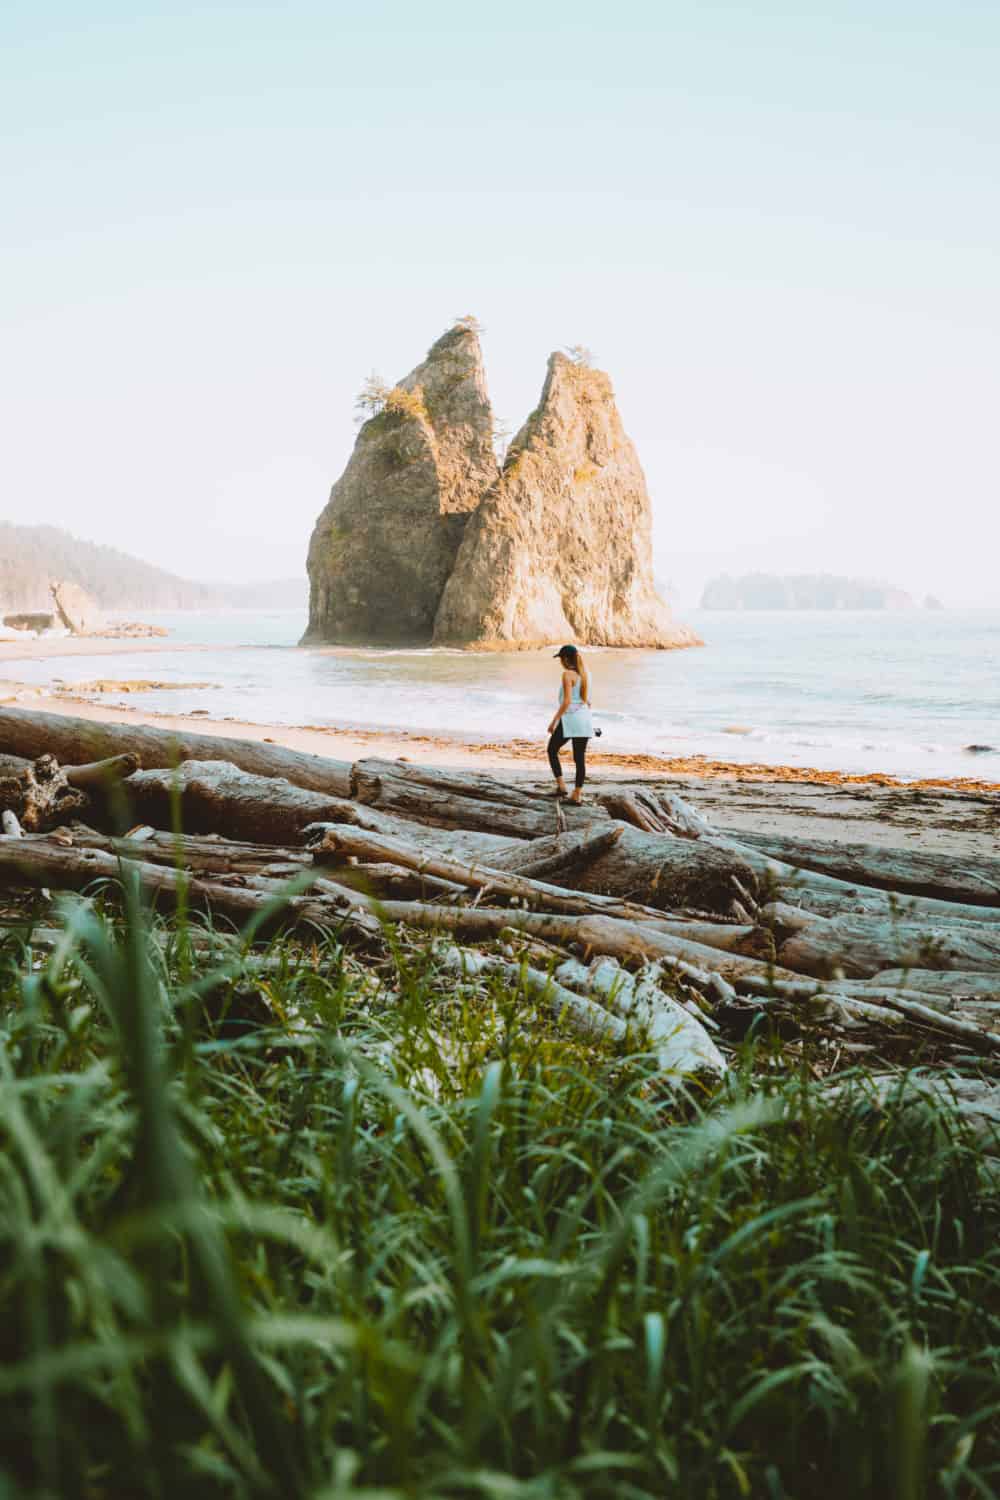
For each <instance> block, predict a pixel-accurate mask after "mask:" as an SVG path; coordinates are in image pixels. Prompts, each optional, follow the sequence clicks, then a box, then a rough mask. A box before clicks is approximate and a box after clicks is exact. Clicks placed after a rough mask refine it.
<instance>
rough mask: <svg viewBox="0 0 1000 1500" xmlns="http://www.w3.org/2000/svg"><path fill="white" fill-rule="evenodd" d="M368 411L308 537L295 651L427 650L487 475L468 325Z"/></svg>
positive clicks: (478, 380)
mask: <svg viewBox="0 0 1000 1500" xmlns="http://www.w3.org/2000/svg"><path fill="white" fill-rule="evenodd" d="M378 405H379V406H380V408H381V409H377V410H376V411H375V414H374V415H373V416H372V417H370V418H369V420H368V421H366V422H365V424H364V426H363V427H362V428H361V430H360V432H359V433H358V438H357V442H356V443H355V447H354V452H353V453H352V455H351V458H350V461H349V462H348V465H347V468H346V469H345V470H344V473H343V474H342V475H341V477H340V479H338V481H337V483H336V484H335V485H334V486H333V489H332V491H331V493H330V499H329V502H328V504H327V506H326V508H325V510H324V511H323V512H322V514H321V515H320V517H319V520H318V521H317V523H316V527H315V530H314V531H313V535H312V541H311V543H310V546H309V557H308V562H307V567H308V571H309V586H310V587H309V593H310V599H309V626H308V629H307V631H306V634H305V636H304V637H303V644H316V643H319V642H329V643H341V644H348V645H404V644H407V645H409V644H412V645H426V644H428V643H429V642H430V640H431V637H432V634H433V631H434V620H435V616H436V614H437V608H438V604H439V602H440V599H441V593H442V590H443V589H444V586H445V583H446V581H447V579H448V575H449V573H450V572H451V569H452V566H453V564H454V562H455V557H456V554H457V552H458V547H459V544H460V542H461V540H462V533H463V530H464V528H465V525H466V522H467V521H468V518H469V515H470V513H471V512H472V511H474V510H475V508H476V506H477V505H478V504H479V501H480V498H481V497H482V495H483V493H484V492H485V491H486V490H487V489H488V488H489V487H490V485H492V484H493V482H494V481H495V479H496V476H497V462H496V458H495V455H494V452H493V413H492V410H491V408H490V401H489V396H488V394H487V390H486V377H485V373H484V371H483V360H482V351H481V349H480V346H479V339H478V336H477V334H476V331H475V328H474V327H473V326H472V323H471V320H465V319H463V320H462V321H460V322H459V323H457V324H456V325H455V326H454V327H453V328H451V329H449V331H448V332H447V333H445V334H444V335H443V336H442V337H441V338H439V339H438V341H437V343H436V344H434V345H433V347H432V348H431V349H430V350H429V352H428V354H427V358H426V359H425V360H424V361H423V363H422V364H420V365H418V366H417V367H416V369H415V370H412V371H411V372H410V374H409V375H407V376H406V378H405V379H404V380H401V381H400V382H399V384H398V385H397V386H394V387H393V388H392V389H391V390H390V391H387V392H386V393H385V398H384V400H383V401H381V402H380V403H378Z"/></svg>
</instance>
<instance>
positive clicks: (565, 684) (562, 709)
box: [548, 672, 573, 734]
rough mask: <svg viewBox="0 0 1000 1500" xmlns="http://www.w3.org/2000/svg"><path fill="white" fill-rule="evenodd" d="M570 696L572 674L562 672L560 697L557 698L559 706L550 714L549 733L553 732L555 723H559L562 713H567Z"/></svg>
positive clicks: (571, 693)
mask: <svg viewBox="0 0 1000 1500" xmlns="http://www.w3.org/2000/svg"><path fill="white" fill-rule="evenodd" d="M572 696H573V674H572V673H571V672H564V673H563V680H562V697H561V698H560V700H559V707H558V708H557V709H556V711H555V713H554V714H553V715H552V718H551V719H550V721H549V728H548V732H549V734H555V732H556V725H557V724H558V723H559V720H560V719H561V718H562V716H563V714H564V713H567V712H568V711H569V705H570V701H571V699H572Z"/></svg>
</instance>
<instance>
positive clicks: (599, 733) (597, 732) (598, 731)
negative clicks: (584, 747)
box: [594, 729, 604, 739]
mask: <svg viewBox="0 0 1000 1500" xmlns="http://www.w3.org/2000/svg"><path fill="white" fill-rule="evenodd" d="M603 733H604V730H603V729H595V730H594V734H595V735H596V736H597V738H598V739H600V738H601V735H602V734H603Z"/></svg>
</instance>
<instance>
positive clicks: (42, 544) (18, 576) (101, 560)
mask: <svg viewBox="0 0 1000 1500" xmlns="http://www.w3.org/2000/svg"><path fill="white" fill-rule="evenodd" d="M53 579H61V580H65V581H66V582H68V583H72V584H75V585H76V586H77V587H78V588H80V589H83V590H84V592H85V593H86V594H87V595H88V596H89V598H90V599H91V600H93V601H94V603H95V604H96V605H97V606H98V607H99V608H100V609H101V610H113V611H118V610H143V609H148V610H158V609H249V608H256V609H297V608H300V607H301V608H303V609H304V608H305V606H306V604H307V603H308V598H309V589H308V583H307V580H306V578H305V577H304V576H303V577H302V578H281V579H275V580H273V581H266V582H262V583H261V582H258V583H239V584H236V583H233V584H228V583H198V582H195V581H193V580H190V579H186V578H178V577H177V576H176V575H175V574H173V573H168V572H166V570H165V569H163V568H157V567H155V566H154V565H153V564H152V563H148V562H143V561H142V560H141V559H140V558H138V557H130V556H129V554H128V553H127V552H120V551H119V550H118V549H117V547H105V546H101V545H99V544H98V543H96V542H87V541H84V540H82V539H81V538H80V537H75V536H73V535H71V533H70V532H68V531H63V530H61V529H60V528H59V527H57V526H20V525H16V524H14V523H13V522H11V521H0V613H5V612H22V613H25V612H31V611H46V610H50V609H51V608H52V600H51V597H50V585H51V583H52V580H53Z"/></svg>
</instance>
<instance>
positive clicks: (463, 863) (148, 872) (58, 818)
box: [0, 708, 1000, 1085]
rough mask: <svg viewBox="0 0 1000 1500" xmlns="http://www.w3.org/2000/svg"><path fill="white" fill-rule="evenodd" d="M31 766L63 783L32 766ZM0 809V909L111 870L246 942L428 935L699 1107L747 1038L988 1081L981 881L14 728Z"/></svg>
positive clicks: (396, 777) (998, 922)
mask: <svg viewBox="0 0 1000 1500" xmlns="http://www.w3.org/2000/svg"><path fill="white" fill-rule="evenodd" d="M47 740H53V741H55V742H56V743H57V744H58V746H59V748H60V751H61V753H62V754H63V756H64V757H65V760H66V764H64V765H61V764H59V762H58V761H57V760H56V758H55V756H54V755H53V754H52V753H49V754H48V755H32V754H31V752H32V751H33V750H34V749H36V748H37V747H38V746H39V745H40V744H43V743H45V742H46V741H47ZM186 749H192V750H194V751H195V752H196V753H195V754H194V755H193V756H185V755H184V751H185V750H186ZM95 750H100V751H105V752H110V753H109V754H105V755H103V756H101V755H99V756H97V757H96V759H95V758H93V757H94V752H95ZM209 752H211V758H202V757H203V756H206V755H207V754H208V753H209ZM147 753H149V754H151V755H152V756H153V757H154V763H153V765H151V766H150V765H148V763H147V765H146V767H145V768H144V769H141V770H140V769H137V768H136V767H137V765H138V759H139V757H140V756H143V757H145V755H146V754H147ZM178 758H179V763H177V761H178ZM262 760H263V763H264V764H266V765H268V766H269V767H271V768H274V767H275V765H280V766H281V767H282V768H283V769H284V771H285V772H286V774H283V775H264V774H260V773H259V771H258V770H257V769H255V767H257V766H259V765H260V764H261V761H262ZM74 762H82V763H76V764H74ZM171 762H173V764H172V763H171ZM241 762H244V763H245V764H241ZM248 767H249V768H248ZM109 788H114V789H116V795H117V792H120V793H121V794H122V796H121V797H119V798H117V802H116V800H115V798H113V797H110V796H109ZM0 793H2V794H0V808H3V809H4V810H5V817H4V834H5V837H4V839H3V843H2V848H0V887H8V888H12V889H15V890H17V889H18V888H20V887H34V888H35V889H41V890H52V891H57V890H78V891H79V890H84V889H86V888H87V887H88V886H90V885H91V884H92V883H93V882H94V881H105V882H115V881H118V880H120V878H121V875H122V872H123V870H124V869H126V868H127V869H131V870H133V871H134V872H135V873H136V876H137V878H138V880H139V882H140V885H141V887H142V889H143V890H144V891H145V892H146V893H147V895H148V897H149V899H150V900H151V901H155V902H156V903H157V904H162V905H164V906H167V907H169V906H171V905H172V904H175V903H176V902H177V901H178V900H180V899H181V897H182V894H183V895H184V899H185V900H186V901H187V902H188V903H189V904H190V905H191V906H193V907H195V908H197V909H201V910H206V911H209V912H212V913H214V914H216V915H217V916H219V917H222V918H225V919H226V920H228V921H230V922H233V923H237V924H242V923H245V922H247V921H248V920H249V919H251V918H253V919H254V920H255V921H256V922H258V923H260V924H262V925H261V931H262V932H263V931H272V930H275V929H277V928H280V927H282V926H284V927H286V928H288V929H290V930H292V931H296V932H299V933H303V934H305V933H308V932H313V933H318V932H330V933H335V934H337V935H338V938H339V940H340V941H342V942H344V943H347V944H353V945H356V946H357V947H358V948H359V949H360V950H361V951H362V952H364V953H368V954H374V953H378V954H384V953H385V952H386V939H385V933H386V931H387V930H388V929H398V930H399V931H400V932H402V933H405V932H406V930H407V929H413V930H416V931H421V930H422V931H424V932H429V933H433V934H437V935H438V937H440V939H441V940H442V947H443V951H444V952H445V953H448V952H451V953H452V954H453V955H455V954H457V955H458V957H454V956H453V957H451V958H448V959H447V960H446V964H451V965H455V964H459V963H461V965H462V972H463V974H469V975H473V973H474V974H475V975H478V976H488V975H490V974H492V975H496V976H499V977H501V978H504V979H505V980H506V981H508V982H509V983H510V984H511V985H513V984H514V983H515V977H516V976H519V977H517V983H519V984H520V985H521V986H522V988H524V987H527V989H528V990H530V993H531V995H532V996H533V998H534V999H537V1000H539V1001H541V1000H543V999H544V1000H545V1004H546V1005H547V1007H548V1008H549V1010H550V1012H553V1011H554V1008H555V1007H557V1006H558V1007H559V1008H560V1009H559V1013H560V1014H563V1013H565V1014H566V1015H567V1016H569V1015H570V1014H572V1016H573V1017H575V1020H574V1021H573V1022H572V1023H570V1022H569V1021H567V1024H573V1025H574V1026H578V1027H579V1028H580V1029H581V1030H583V1031H585V1032H586V1033H587V1034H589V1035H600V1036H602V1037H604V1038H605V1039H607V1040H609V1041H610V1042H612V1043H614V1044H615V1045H619V1044H621V1045H624V1046H628V1045H631V1043H632V1041H633V1040H634V1038H635V1037H636V1036H641V1037H642V1038H643V1039H644V1042H645V1043H648V1044H649V1045H650V1046H651V1047H652V1048H653V1050H654V1051H656V1052H657V1055H658V1058H659V1063H658V1068H659V1071H660V1072H661V1073H662V1074H663V1076H664V1077H673V1076H674V1075H676V1076H677V1077H678V1078H695V1077H697V1078H699V1079H700V1080H701V1081H702V1083H703V1084H705V1083H707V1084H709V1085H712V1084H713V1083H717V1082H718V1081H719V1080H720V1079H721V1078H722V1077H723V1075H724V1072H725V1051H724V1049H725V1046H726V1044H727V1041H729V1040H737V1039H739V1038H740V1037H741V1036H743V1035H745V1034H746V1033H747V1032H748V1031H749V1030H751V1029H752V1028H753V1027H755V1026H759V1025H761V1024H765V1025H767V1026H769V1027H774V1028H777V1030H778V1031H779V1032H780V1033H781V1034H782V1035H785V1036H787V1037H799V1038H807V1037H816V1036H820V1037H822V1038H825V1039H826V1041H825V1042H824V1043H823V1045H826V1043H829V1045H830V1046H831V1047H833V1048H834V1049H835V1051H834V1053H833V1054H831V1055H833V1056H837V1057H839V1056H841V1055H843V1057H844V1058H845V1059H850V1058H851V1057H852V1056H855V1055H857V1053H858V1049H859V1048H861V1049H873V1050H874V1052H875V1053H876V1054H877V1055H878V1056H879V1057H881V1058H883V1059H884V1060H885V1061H886V1065H887V1066H889V1065H890V1064H893V1065H894V1064H896V1063H898V1062H899V1061H900V1060H901V1059H905V1057H906V1056H908V1055H914V1054H919V1055H920V1056H921V1057H922V1058H926V1057H928V1056H933V1057H934V1058H941V1059H945V1060H946V1061H947V1060H948V1059H953V1060H958V1059H961V1058H972V1059H979V1060H980V1061H979V1062H978V1063H977V1066H988V1065H989V1063H990V1060H991V1059H994V1058H996V1057H997V1056H1000V887H998V883H997V879H996V875H997V872H996V869H995V865H996V861H990V860H984V861H982V862H969V861H968V860H966V861H963V862H961V863H958V862H952V863H951V865H950V867H949V866H948V865H947V863H946V862H943V861H939V860H937V859H936V858H932V857H930V856H924V855H913V856H901V857H900V856H898V855H897V853H896V852H895V851H887V850H882V849H879V848H877V847H874V846H867V845H866V846H861V845H857V844H851V845H844V846H841V845H833V844H830V845H821V844H819V843H818V842H817V841H814V840H804V841H803V851H802V854H801V858H802V861H803V865H798V864H796V863H795V862H794V860H795V857H796V851H797V846H796V843H795V841H794V840H783V841H781V842H780V843H778V842H776V841H772V840H771V839H770V837H769V836H765V835H756V834H752V833H748V834H744V833H740V834H738V835H737V834H735V833H734V831H732V830H728V831H727V830H720V829H716V828H714V827H713V826H712V825H711V824H710V823H709V822H708V820H707V819H705V818H704V817H703V816H702V815H701V814H699V813H697V812H695V810H694V809H692V808H690V807H689V806H688V804H687V803H686V802H685V801H684V799H682V798H680V797H677V796H675V795H673V794H671V795H670V796H669V797H665V796H663V795H657V794H655V793H654V792H653V791H651V790H650V789H649V788H638V789H634V788H629V787H626V788H624V789H622V788H605V789H604V790H603V791H600V792H598V795H597V796H596V797H595V798H594V800H593V801H591V802H589V803H588V804H586V805H585V806H584V807H581V808H575V807H573V808H564V807H560V806H559V805H557V804H555V803H554V802H553V801H552V800H551V799H544V798H541V797H539V796H538V794H537V793H536V792H535V791H534V790H533V789H531V788H530V787H525V786H524V785H513V786H512V785H510V784H509V783H507V782H505V781H502V780H500V779H498V778H495V777H492V776H488V775H484V774H480V773H475V772H466V771H440V770H434V769H431V768H428V767H424V766H419V765H414V764H411V763H409V762H401V761H385V760H378V759H372V758H369V759H366V760H362V761H359V762H357V763H356V764H354V765H353V766H351V765H346V764H344V763H342V762H338V761H327V760H325V759H324V758H322V757H319V756H307V755H297V754H295V753H294V752H290V751H286V750H283V749H282V748H281V747H280V746H274V745H261V744H260V743H259V742H256V741H237V740H227V739H222V738H216V737H214V736H198V735H174V734H172V733H170V732H165V731H159V730H149V729H146V728H145V727H142V726H137V727H136V728H134V729H133V728H132V727H131V726H130V727H129V728H127V729H125V728H122V727H121V726H117V725H100V724H91V723H89V722H88V721H83V720H77V719H63V718H61V717H57V716H51V715H44V714H32V713H31V712H29V711H28V710H25V709H20V708H17V709H0ZM46 799H47V800H46ZM123 799H124V800H123ZM113 806H115V807H116V811H115V812H114V814H113V813H112V807H113ZM178 806H179V809H180V815H181V820H182V823H183V826H184V829H185V832H184V834H183V835H175V834H174V833H173V832H172V831H171V830H172V828H173V824H174V820H175V816H176V811H177V808H178ZM616 814H618V815H616ZM123 817H124V818H127V819H130V820H131V824H132V835H131V837H126V838H124V839H122V838H117V837H115V835H114V832H113V828H114V827H115V826H117V827H121V826H128V825H127V824H125V825H123V824H122V822H121V819H122V818H123ZM81 818H85V819H86V822H81V821H80V819H81ZM560 819H561V820H562V823H560ZM12 820H13V822H12ZM116 820H117V822H116ZM14 823H16V825H17V827H18V828H19V829H20V828H21V825H22V824H23V836H21V837H17V836H15V830H14ZM643 824H644V825H645V826H640V825H643ZM47 828H48V829H51V830H52V831H49V832H45V831H44V830H45V829H47ZM769 849H777V850H779V851H780V853H781V854H782V855H783V856H784V857H782V858H781V859H777V858H775V857H774V856H773V854H772V853H771V852H769ZM807 862H811V863H815V864H821V865H822V866H823V868H818V869H809V868H804V867H803V866H804V865H805V864H806V863H807ZM833 870H836V871H840V872H841V873H831V871H833ZM848 873H849V874H851V876H852V877H854V876H856V875H857V874H858V873H864V874H866V875H868V876H869V877H870V878H871V879H872V880H873V881H874V880H877V881H879V882H880V884H878V885H875V884H871V885H869V884H864V883H862V882H861V881H860V880H858V879H856V878H851V879H845V878H842V877H843V875H846V874H848ZM290 880H296V881H297V882H298V883H299V884H298V890H295V888H294V887H293V891H294V893H293V894H291V895H289V892H288V889H287V884H288V882H289V881H290ZM303 882H305V883H306V885H307V889H305V890H303V889H302V883H303ZM893 882H896V884H895V886H894V884H893ZM914 886H918V887H919V890H917V891H916V892H915V891H914V890H913V889H912V887H914ZM930 891H936V892H938V893H939V894H936V895H932V894H928V892H930ZM482 949H486V950H487V951H485V952H483V951H475V952H474V951H473V950H482ZM470 955H471V956H470ZM525 976H526V977H525ZM567 996H568V997H570V999H567ZM571 1001H572V1004H571ZM567 1007H569V1009H567ZM710 1033H711V1034H710ZM696 1059H700V1062H699V1063H698V1066H697V1067H696V1066H695V1060H696ZM720 1064H721V1066H720Z"/></svg>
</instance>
